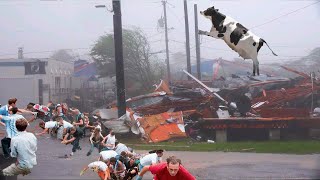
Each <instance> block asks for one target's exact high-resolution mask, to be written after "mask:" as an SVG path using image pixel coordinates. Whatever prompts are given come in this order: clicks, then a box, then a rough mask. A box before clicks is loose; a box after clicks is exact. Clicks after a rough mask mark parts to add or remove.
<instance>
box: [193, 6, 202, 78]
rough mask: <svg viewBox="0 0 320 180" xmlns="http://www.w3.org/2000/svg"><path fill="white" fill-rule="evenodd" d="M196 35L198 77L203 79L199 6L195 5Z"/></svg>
mask: <svg viewBox="0 0 320 180" xmlns="http://www.w3.org/2000/svg"><path fill="white" fill-rule="evenodd" d="M194 36H195V38H196V57H197V75H198V76H197V78H198V79H199V80H201V64H200V42H199V29H198V7H197V4H195V5H194Z"/></svg>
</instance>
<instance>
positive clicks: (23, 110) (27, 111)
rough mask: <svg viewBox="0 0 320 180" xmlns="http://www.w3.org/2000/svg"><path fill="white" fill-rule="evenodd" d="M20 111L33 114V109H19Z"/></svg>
mask: <svg viewBox="0 0 320 180" xmlns="http://www.w3.org/2000/svg"><path fill="white" fill-rule="evenodd" d="M18 112H20V113H28V114H33V112H32V111H29V110H25V109H18Z"/></svg>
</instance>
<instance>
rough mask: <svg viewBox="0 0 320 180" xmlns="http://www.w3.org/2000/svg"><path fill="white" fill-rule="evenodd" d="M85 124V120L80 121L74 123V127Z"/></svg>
mask: <svg viewBox="0 0 320 180" xmlns="http://www.w3.org/2000/svg"><path fill="white" fill-rule="evenodd" d="M82 124H83V120H82V119H80V120H79V122H78V123H76V122H74V123H73V125H75V126H78V125H82Z"/></svg>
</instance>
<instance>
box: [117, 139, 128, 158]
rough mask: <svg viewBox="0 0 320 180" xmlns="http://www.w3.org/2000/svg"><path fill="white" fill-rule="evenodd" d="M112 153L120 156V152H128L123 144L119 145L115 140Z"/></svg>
mask: <svg viewBox="0 0 320 180" xmlns="http://www.w3.org/2000/svg"><path fill="white" fill-rule="evenodd" d="M114 151H116V152H117V153H118V155H120V154H121V152H122V151H125V152H126V153H128V152H130V151H129V149H128V147H127V146H126V145H125V144H122V143H119V141H117V140H116V143H115V148H114Z"/></svg>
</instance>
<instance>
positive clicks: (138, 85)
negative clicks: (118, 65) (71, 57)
mask: <svg viewBox="0 0 320 180" xmlns="http://www.w3.org/2000/svg"><path fill="white" fill-rule="evenodd" d="M122 36H123V37H122V39H123V58H124V74H125V84H126V90H127V94H128V96H134V95H138V94H142V93H146V92H148V91H150V90H151V89H152V88H154V87H153V86H152V85H153V84H155V83H156V82H158V80H159V79H161V77H163V75H164V73H165V72H164V67H165V66H164V64H162V63H159V62H158V61H157V60H156V57H155V55H154V54H152V53H151V48H150V44H149V42H148V39H147V38H146V36H145V35H144V34H143V32H142V31H141V30H139V29H133V30H129V29H124V30H123V33H122ZM90 54H91V57H92V58H93V59H94V61H95V62H96V63H97V68H98V71H99V75H100V76H102V77H104V76H114V75H115V60H114V59H115V55H114V42H113V34H106V35H103V36H101V37H99V39H98V40H97V42H96V43H95V44H94V46H93V48H92V49H91V53H90Z"/></svg>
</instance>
